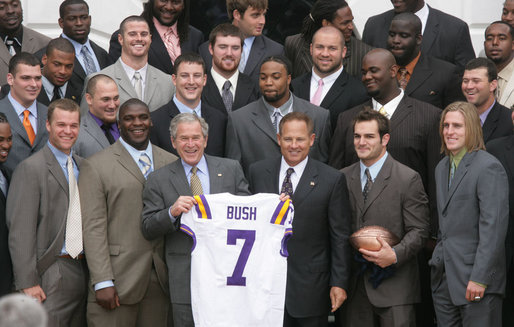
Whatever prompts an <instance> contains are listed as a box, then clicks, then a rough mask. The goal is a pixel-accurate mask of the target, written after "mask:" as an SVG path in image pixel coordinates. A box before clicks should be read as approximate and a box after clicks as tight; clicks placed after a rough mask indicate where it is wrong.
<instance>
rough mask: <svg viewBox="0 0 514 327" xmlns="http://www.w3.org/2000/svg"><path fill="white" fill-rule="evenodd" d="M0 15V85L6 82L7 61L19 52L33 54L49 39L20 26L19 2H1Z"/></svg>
mask: <svg viewBox="0 0 514 327" xmlns="http://www.w3.org/2000/svg"><path fill="white" fill-rule="evenodd" d="M2 4H3V10H2V11H1V13H0V39H1V40H2V41H1V42H0V85H4V84H5V83H6V82H7V78H6V77H7V73H8V70H9V60H10V59H11V57H12V56H14V55H15V54H16V53H19V52H22V51H23V52H28V53H35V52H36V51H38V50H39V49H41V48H43V47H44V46H46V45H47V44H48V41H50V38H49V37H48V36H46V35H43V34H41V33H38V32H36V31H34V30H32V29H30V28H28V27H25V26H23V25H22V24H21V22H22V20H23V11H22V8H21V1H20V0H2Z"/></svg>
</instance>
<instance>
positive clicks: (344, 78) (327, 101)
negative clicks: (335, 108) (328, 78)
mask: <svg viewBox="0 0 514 327" xmlns="http://www.w3.org/2000/svg"><path fill="white" fill-rule="evenodd" d="M349 76H350V75H348V73H347V72H346V71H345V70H344V69H343V71H342V72H341V75H339V77H338V78H337V79H336V80H335V82H334V84H333V85H332V87H331V88H330V90H328V93H327V95H325V98H323V101H321V103H320V107H323V108H329V107H330V105H332V103H333V102H334V101H335V100H336V99H337V97H339V95H341V93H342V92H343V90H344V86H345V85H346V83H348V78H349Z"/></svg>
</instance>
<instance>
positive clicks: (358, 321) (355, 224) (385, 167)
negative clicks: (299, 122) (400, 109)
mask: <svg viewBox="0 0 514 327" xmlns="http://www.w3.org/2000/svg"><path fill="white" fill-rule="evenodd" d="M353 133H354V146H355V151H356V152H357V156H358V157H359V159H360V161H359V162H357V163H354V164H353V165H351V166H349V167H346V168H344V169H343V170H342V171H343V173H344V174H345V176H346V182H347V185H348V191H349V193H350V204H351V207H352V224H351V226H352V230H351V232H355V231H357V230H359V229H361V228H362V227H364V226H371V225H378V226H381V227H384V228H386V229H387V230H389V231H390V232H391V233H393V234H394V235H396V236H397V237H398V238H399V240H400V242H399V243H398V244H394V246H393V245H389V244H388V243H387V242H386V241H385V240H383V239H379V242H380V244H381V245H382V246H381V248H380V249H379V250H377V251H370V250H366V249H358V250H359V254H360V255H361V256H362V258H363V259H364V260H365V261H362V260H361V261H354V264H353V269H352V271H355V272H356V273H355V274H353V277H352V279H351V284H350V291H349V295H348V302H347V304H346V319H345V320H346V322H345V324H344V326H359V327H360V326H362V327H365V326H369V327H373V326H375V323H374V321H377V320H378V321H380V326H414V325H415V324H416V318H415V314H414V303H417V302H419V301H420V300H421V298H420V285H419V272H418V264H417V253H418V252H419V251H420V250H421V249H422V248H423V245H424V243H425V241H426V239H427V238H428V235H429V231H428V229H429V211H428V199H427V196H426V193H425V190H424V189H423V184H422V182H421V178H420V176H419V174H418V173H417V172H415V171H414V170H412V169H410V168H408V167H406V166H404V165H402V164H401V163H399V162H398V161H396V160H395V159H394V158H393V157H392V156H391V155H390V154H389V153H388V152H387V148H386V147H387V143H388V142H389V138H390V134H389V120H388V119H387V118H386V117H384V116H383V115H382V114H380V113H378V112H376V111H374V110H364V111H361V112H360V113H359V114H358V115H357V116H356V117H355V118H354V120H353ZM377 266H378V267H380V268H382V269H384V270H383V273H384V274H385V272H386V271H388V270H389V271H393V270H394V272H392V273H391V275H390V276H388V277H386V278H384V279H382V280H380V281H376V284H375V281H373V283H372V282H371V281H370V280H374V278H376V276H375V275H376V273H375V272H374V271H376V269H377ZM363 269H365V270H364V271H363ZM375 280H376V279H375Z"/></svg>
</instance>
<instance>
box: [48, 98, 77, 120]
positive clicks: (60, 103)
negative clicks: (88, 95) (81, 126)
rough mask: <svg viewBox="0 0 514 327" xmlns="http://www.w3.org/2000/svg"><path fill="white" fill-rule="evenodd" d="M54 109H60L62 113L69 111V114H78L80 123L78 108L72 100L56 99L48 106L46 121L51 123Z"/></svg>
mask: <svg viewBox="0 0 514 327" xmlns="http://www.w3.org/2000/svg"><path fill="white" fill-rule="evenodd" d="M55 109H61V110H64V111H69V112H78V113H79V121H80V107H79V105H78V104H77V103H76V102H75V101H73V100H70V99H66V98H64V99H58V100H55V101H52V102H50V104H49V105H48V114H47V119H48V121H49V122H52V118H53V115H54V111H55Z"/></svg>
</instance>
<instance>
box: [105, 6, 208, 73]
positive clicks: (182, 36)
mask: <svg viewBox="0 0 514 327" xmlns="http://www.w3.org/2000/svg"><path fill="white" fill-rule="evenodd" d="M190 6H191V4H190V0H175V1H162V0H148V1H147V2H145V3H144V4H143V12H142V13H141V17H143V18H144V19H145V20H146V22H147V23H148V26H150V34H152V44H151V45H150V51H149V53H148V63H149V64H150V65H152V66H153V67H155V68H157V69H159V70H161V71H162V72H164V73H166V74H168V75H171V74H173V72H174V70H173V65H174V64H175V60H176V59H177V57H178V56H180V55H181V54H182V53H187V52H198V47H199V46H200V44H201V43H202V42H203V40H204V37H203V34H202V32H200V31H199V30H198V29H196V28H194V27H193V26H191V25H189V9H190ZM118 34H119V30H118V31H115V32H114V33H113V34H112V36H111V41H110V45H109V55H110V56H111V58H112V60H113V61H116V60H118V58H119V57H120V55H121V47H120V44H119V42H118Z"/></svg>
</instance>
